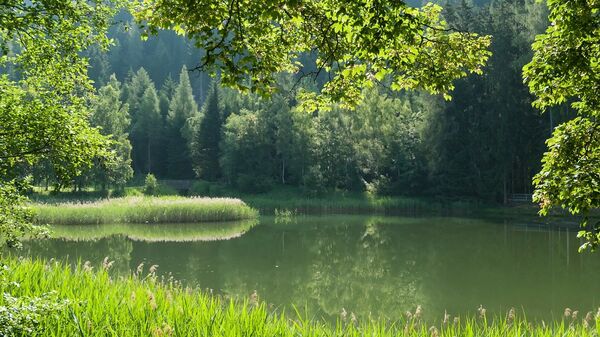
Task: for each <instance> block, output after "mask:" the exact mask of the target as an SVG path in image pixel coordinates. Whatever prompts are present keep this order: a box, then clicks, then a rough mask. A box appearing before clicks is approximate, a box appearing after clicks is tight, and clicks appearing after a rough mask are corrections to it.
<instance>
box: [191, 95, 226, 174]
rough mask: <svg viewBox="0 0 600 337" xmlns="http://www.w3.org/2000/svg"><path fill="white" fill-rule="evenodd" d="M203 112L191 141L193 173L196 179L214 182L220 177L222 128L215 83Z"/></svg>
mask: <svg viewBox="0 0 600 337" xmlns="http://www.w3.org/2000/svg"><path fill="white" fill-rule="evenodd" d="M203 111H204V116H203V118H202V120H201V121H200V123H199V124H198V125H197V127H196V128H195V132H194V137H193V141H192V149H193V150H192V153H193V159H194V171H195V172H196V175H197V176H198V177H200V178H202V179H205V180H208V181H214V180H217V179H218V178H220V176H221V170H220V167H219V156H220V153H219V143H220V141H221V128H222V120H221V108H220V107H219V89H218V86H217V84H216V83H215V84H214V85H213V88H212V90H211V92H210V94H209V96H208V98H207V100H206V103H205V105H204V108H203Z"/></svg>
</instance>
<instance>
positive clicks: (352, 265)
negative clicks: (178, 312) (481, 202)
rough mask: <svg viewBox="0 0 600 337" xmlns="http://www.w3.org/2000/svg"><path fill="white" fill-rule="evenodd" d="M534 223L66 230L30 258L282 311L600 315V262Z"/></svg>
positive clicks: (267, 221)
mask: <svg viewBox="0 0 600 337" xmlns="http://www.w3.org/2000/svg"><path fill="white" fill-rule="evenodd" d="M528 223H529V222H528V221H518V220H501V219H475V218H468V219H467V218H456V217H419V218H415V217H385V216H338V215H336V216H294V217H293V218H292V219H291V220H290V221H284V222H281V221H277V219H276V218H273V217H263V218H261V220H260V225H258V226H254V223H251V222H249V223H248V222H246V223H236V224H228V225H226V226H224V225H223V224H219V225H215V226H214V227H211V226H208V227H202V225H200V227H197V228H196V227H194V225H186V226H174V227H172V228H170V227H171V226H173V225H168V226H164V227H163V226H155V225H151V226H148V225H146V226H144V225H140V226H139V227H137V225H136V226H132V225H127V226H121V225H114V226H68V227H60V228H59V227H57V228H56V229H55V233H56V234H55V235H56V236H58V237H60V238H55V239H49V240H43V241H34V242H29V243H28V244H27V245H26V248H25V251H24V252H25V253H26V254H29V255H33V256H41V257H46V258H51V257H55V258H59V259H67V257H70V260H73V259H76V258H79V259H81V260H90V261H97V262H98V263H99V262H100V261H101V260H102V259H103V258H104V257H105V256H110V257H111V259H114V260H116V264H115V265H116V266H117V267H118V268H119V272H127V271H128V270H130V269H133V268H135V267H136V266H137V265H138V264H139V263H140V262H142V261H143V262H145V263H147V264H157V265H159V266H160V267H159V271H161V272H162V273H171V274H173V275H174V277H175V278H177V279H179V280H182V281H183V282H184V283H185V284H188V285H197V286H199V287H201V288H207V289H213V290H214V291H215V292H217V293H221V294H225V295H229V296H234V297H247V296H249V294H251V293H252V292H254V291H255V290H256V291H257V293H258V294H259V296H260V298H261V299H262V300H264V301H266V302H267V303H271V304H272V305H273V306H274V307H277V308H285V309H286V310H287V311H288V312H289V311H291V310H293V309H291V308H292V305H296V306H299V307H302V306H304V305H306V307H307V308H308V310H309V312H310V313H312V314H313V315H316V316H317V317H319V316H322V317H324V318H326V319H331V318H334V317H337V316H338V315H339V313H340V312H341V311H342V308H343V309H345V310H346V311H347V312H349V313H350V312H352V313H355V314H357V315H358V316H359V317H366V316H368V315H371V316H375V317H387V318H390V319H397V318H398V317H400V316H401V315H403V313H404V312H405V311H407V310H413V311H414V308H415V307H416V306H417V305H421V306H422V307H423V308H424V313H425V316H426V317H427V318H429V319H438V318H441V316H442V315H443V313H444V311H445V310H447V311H448V312H449V313H451V314H452V315H458V314H461V315H463V314H466V313H470V314H474V313H475V312H476V309H477V308H478V307H479V305H483V306H484V307H486V308H487V309H488V312H489V313H490V314H494V313H495V314H502V313H504V312H506V311H507V310H508V309H509V308H511V307H515V308H517V310H520V309H521V308H523V310H525V312H526V313H527V315H528V316H529V317H530V318H539V319H551V318H552V317H553V316H554V317H560V316H561V315H562V312H563V310H564V308H565V307H570V308H573V309H579V310H582V311H587V310H593V309H595V308H598V306H600V274H599V273H598V270H600V268H599V267H600V256H599V255H591V254H589V253H585V254H579V253H577V248H578V246H579V241H578V239H577V238H576V233H574V232H569V231H567V230H566V229H551V228H548V227H547V226H546V225H543V224H536V225H534V226H529V225H526V224H528ZM187 226H189V227H187ZM196 226H199V225H196ZM219 226H224V227H223V228H221V227H219ZM209 229H210V230H209ZM218 238H222V239H228V240H219V239H218ZM438 316H439V317H438Z"/></svg>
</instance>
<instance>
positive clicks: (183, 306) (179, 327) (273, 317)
mask: <svg viewBox="0 0 600 337" xmlns="http://www.w3.org/2000/svg"><path fill="white" fill-rule="evenodd" d="M5 263H7V267H6V268H4V270H3V271H2V272H1V273H2V277H1V278H0V279H3V281H1V282H0V292H2V293H4V294H5V295H4V297H2V298H0V313H2V312H4V313H9V314H12V316H6V315H5V316H2V315H0V323H2V324H0V330H1V329H4V331H0V334H2V335H7V336H11V333H12V336H19V335H20V334H19V333H21V332H23V331H25V332H24V333H23V335H27V336H41V337H46V336H88V337H96V336H120V337H130V336H136V337H137V336H140V337H142V336H144V337H145V336H207V337H208V336H211V337H213V336H257V337H258V336H290V337H291V336H294V337H297V336H303V337H309V336H319V337H320V336H327V337H331V336H370V337H387V336H406V337H440V336H441V337H445V336H448V337H450V336H453V337H458V336H482V337H483V336H485V337H501V336H502V337H504V336H539V337H550V336H553V337H554V336H556V337H559V336H560V337H571V336H573V337H575V336H577V337H588V336H589V337H591V336H598V334H599V333H600V316H598V314H597V313H595V312H593V313H589V314H587V315H586V314H580V315H579V316H578V317H574V315H573V313H570V315H569V316H568V317H565V318H563V319H562V320H559V321H555V322H539V323H535V322H529V321H527V320H526V318H525V317H524V316H523V315H522V314H521V313H520V312H518V311H517V312H515V311H512V312H509V313H507V315H506V316H504V315H503V316H502V317H496V318H492V317H486V316H485V313H483V315H481V314H482V313H481V312H480V313H479V314H477V313H474V315H473V316H472V317H471V318H466V317H462V318H457V319H455V318H454V317H450V318H447V320H446V322H443V321H442V320H440V322H437V323H435V325H430V324H426V323H424V322H422V321H421V320H420V319H419V315H420V313H419V312H417V311H418V310H417V311H415V312H413V313H411V315H410V316H408V315H407V316H406V317H403V318H400V319H399V320H398V321H397V322H384V321H381V320H372V319H367V318H361V317H358V318H356V317H354V316H353V315H351V314H348V315H343V314H342V315H341V316H340V319H339V320H338V322H337V324H328V323H325V322H321V321H317V320H304V319H302V318H297V317H298V316H297V315H293V316H294V317H296V318H294V319H290V318H288V316H286V315H284V314H283V313H276V312H273V311H271V310H270V309H269V308H268V307H267V306H265V305H264V304H261V303H260V302H259V299H258V297H257V296H255V295H250V296H249V297H248V299H247V300H245V301H237V302H236V301H232V300H225V299H222V298H219V297H217V296H212V295H209V294H205V293H201V292H199V291H196V290H191V289H185V288H182V287H180V286H179V285H178V284H177V283H174V282H166V283H161V282H159V281H157V280H156V277H154V270H152V269H153V268H152V267H151V268H149V269H150V270H149V271H147V270H146V269H143V268H138V271H137V272H136V274H135V275H132V276H130V277H126V278H118V279H112V278H111V277H110V273H109V272H107V271H106V269H109V268H110V262H108V261H106V262H105V263H103V264H102V265H99V266H94V268H92V266H90V265H89V264H84V265H80V266H79V267H77V268H75V269H72V268H70V267H68V266H65V265H62V264H60V263H57V262H40V261H31V260H28V259H25V260H17V259H14V258H9V259H7V260H5ZM7 294H10V295H7ZM38 297H43V298H45V299H44V300H42V301H41V302H40V301H39V300H32V298H38ZM36 302H37V303H38V304H40V303H41V305H39V307H40V309H36V308H37V307H38V306H32V305H31V304H32V303H36ZM51 303H59V304H58V305H54V304H51ZM300 316H302V315H300ZM441 316H443V313H442V314H441ZM15 318H16V319H15ZM18 318H22V319H20V320H18ZM3 319H4V321H2V320H3ZM15 326H16V327H15ZM11 327H12V328H13V330H12V332H11V330H9V329H10V328H11ZM25 328H29V329H30V330H24V329H25Z"/></svg>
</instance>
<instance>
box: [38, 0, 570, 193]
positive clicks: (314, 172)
mask: <svg viewBox="0 0 600 337" xmlns="http://www.w3.org/2000/svg"><path fill="white" fill-rule="evenodd" d="M444 15H445V17H446V18H447V20H448V22H449V24H450V25H451V26H452V27H455V28H456V29H458V30H466V31H473V32H477V33H479V34H482V35H492V36H494V39H493V40H492V44H491V47H490V49H491V51H492V56H491V58H490V60H489V61H488V64H487V65H486V67H485V69H484V72H483V75H477V74H474V75H470V76H468V77H466V78H464V79H461V80H458V81H457V82H456V89H455V90H454V92H453V94H452V96H453V97H452V100H450V101H446V100H444V99H443V98H440V97H439V96H434V95H430V94H427V93H425V92H418V91H416V92H415V91H402V92H394V91H392V90H390V89H389V86H388V85H386V83H381V85H378V86H376V87H373V88H369V89H364V91H363V92H362V93H361V94H362V95H363V96H364V98H365V99H364V100H363V101H362V102H361V103H360V105H359V106H357V107H356V109H348V108H345V107H344V106H343V105H340V104H336V103H331V104H329V105H328V106H326V107H324V108H323V109H320V110H318V111H307V110H306V109H303V108H302V107H301V106H299V105H298V100H297V97H296V93H297V92H298V89H299V88H306V89H307V90H311V89H312V88H315V87H322V86H323V85H324V82H325V80H326V78H327V75H326V74H325V72H323V73H321V74H319V75H317V76H312V75H311V76H302V75H301V74H300V73H299V74H296V75H291V74H280V75H278V77H277V83H276V86H277V89H278V90H277V93H276V94H274V95H272V96H271V97H262V96H260V95H256V94H240V93H238V92H237V91H235V90H232V89H229V88H227V87H223V86H222V85H220V81H219V76H218V75H216V76H215V77H210V76H209V75H208V74H206V73H205V72H201V71H198V70H193V69H190V68H193V67H194V65H195V64H196V63H197V60H198V59H199V54H200V53H201V51H199V50H198V49H196V48H194V47H193V45H192V44H191V43H190V41H189V40H187V39H186V38H184V37H181V36H179V35H177V34H175V33H174V32H169V31H161V32H160V33H159V34H158V35H157V36H150V38H149V39H148V40H147V41H143V40H142V38H141V36H142V32H141V31H140V29H139V28H137V27H136V25H135V23H134V22H133V19H132V17H131V15H129V14H128V13H126V12H121V13H120V14H118V16H117V17H116V22H117V24H115V25H114V26H113V27H112V28H111V29H110V30H109V37H110V38H112V39H113V41H114V43H113V45H112V46H111V47H110V49H109V51H108V52H106V53H105V52H101V51H100V50H98V49H97V48H96V49H94V48H92V49H91V50H90V51H89V52H88V57H89V60H90V65H91V66H90V70H89V72H90V77H91V78H92V79H93V80H94V84H95V86H96V87H97V89H98V96H97V97H96V98H95V99H94V100H93V101H92V102H91V106H92V114H91V117H90V122H91V124H92V125H94V126H97V127H100V128H101V130H102V131H101V132H102V133H103V134H105V135H111V137H112V139H113V141H114V142H113V145H112V146H113V150H114V151H115V152H116V153H117V154H118V161H117V162H116V163H111V164H107V163H102V162H98V163H97V164H96V165H94V168H92V169H90V170H89V172H86V173H85V174H84V175H82V176H80V177H77V178H76V179H75V180H73V181H62V180H60V179H57V177H56V175H54V174H53V170H52V167H51V166H50V165H44V163H43V162H41V163H40V164H39V165H38V166H36V167H33V168H31V170H32V172H33V175H34V177H35V180H36V181H37V182H38V185H41V186H50V187H52V188H54V189H65V188H76V189H82V188H85V187H96V188H100V189H103V190H105V189H108V188H113V189H116V190H119V189H122V188H123V186H125V185H126V184H127V183H128V181H130V180H131V179H132V177H134V176H145V175H146V174H149V173H152V174H154V175H155V176H156V177H157V178H159V179H170V180H182V179H201V180H202V181H207V182H220V183H223V184H226V185H228V186H230V187H233V188H234V189H237V190H239V191H242V192H247V193H260V192H265V191H268V190H271V189H273V188H277V187H278V186H292V187H297V188H299V189H300V190H301V191H304V192H305V193H307V194H309V195H314V194H319V193H321V192H323V191H327V190H343V191H368V192H369V193H373V194H376V195H404V196H438V197H439V196H441V197H447V198H453V199H461V198H468V199H478V200H485V201H492V202H498V203H506V202H507V200H508V198H509V196H510V195H511V194H515V193H520V194H531V193H532V190H533V188H532V184H531V181H532V177H533V176H534V174H535V173H537V172H538V171H539V169H540V158H541V156H542V154H543V152H544V151H545V148H546V147H545V144H544V141H545V139H547V138H548V137H549V136H550V135H551V131H552V130H553V128H554V126H555V125H557V124H559V123H560V122H561V121H564V120H566V119H568V118H571V117H572V114H569V113H568V112H567V109H564V108H561V107H558V108H553V109H551V111H550V112H549V113H546V114H545V115H542V114H540V113H539V111H537V110H535V109H534V108H533V107H532V105H531V103H532V100H533V98H532V96H531V94H529V91H528V89H527V87H526V85H525V84H523V80H522V77H521V69H522V67H523V65H524V64H525V63H527V62H528V60H529V59H530V58H531V55H532V51H531V43H532V41H533V39H534V37H535V35H537V34H539V33H541V32H543V30H544V29H545V27H546V26H547V10H546V8H545V6H544V5H543V4H540V3H537V2H536V1H491V2H483V3H477V4H473V3H469V2H467V1H457V2H456V3H449V4H447V5H446V6H445V13H444ZM302 57H303V58H305V61H304V62H303V63H304V64H307V66H305V69H303V72H305V73H311V69H310V67H316V66H317V65H316V58H315V56H314V55H311V54H304V55H303V56H302ZM311 64H312V66H311ZM137 181H140V179H137Z"/></svg>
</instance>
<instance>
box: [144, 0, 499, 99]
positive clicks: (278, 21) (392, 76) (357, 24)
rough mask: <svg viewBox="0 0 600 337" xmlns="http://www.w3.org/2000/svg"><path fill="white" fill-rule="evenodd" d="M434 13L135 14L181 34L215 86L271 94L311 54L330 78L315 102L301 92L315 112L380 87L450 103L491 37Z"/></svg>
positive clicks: (237, 4)
mask: <svg viewBox="0 0 600 337" xmlns="http://www.w3.org/2000/svg"><path fill="white" fill-rule="evenodd" d="M441 10H442V9H441V7H440V6H437V5H434V4H427V5H425V6H423V7H422V8H415V7H410V6H407V5H406V4H405V3H404V2H403V1H372V0H362V1H354V0H352V1H346V0H328V1H302V2H298V1H289V0H272V1H267V2H260V3H258V2H255V1H214V0H208V1H194V2H189V1H179V0H158V1H155V0H148V1H143V2H141V5H140V6H139V7H138V8H136V16H137V18H138V19H139V20H141V21H143V22H145V23H147V24H148V26H149V29H148V31H149V32H151V33H152V32H157V30H158V29H160V28H163V29H164V28H168V29H174V30H175V31H177V32H178V33H180V34H182V35H186V36H188V37H189V38H190V39H191V40H192V41H193V42H194V43H195V45H196V46H197V47H198V48H200V49H202V50H203V51H204V53H203V55H202V57H201V60H200V65H199V66H198V68H200V69H207V70H210V71H216V70H222V72H221V77H222V82H223V83H225V84H227V85H230V86H236V87H237V88H239V89H242V90H245V89H251V90H252V91H257V92H259V93H272V91H273V89H275V88H276V82H277V76H276V75H277V73H281V72H292V73H296V72H301V73H302V72H304V73H306V72H307V68H306V67H305V66H306V64H303V63H302V60H301V59H299V57H300V56H301V54H302V53H310V52H312V53H315V54H316V55H317V67H316V70H315V71H314V73H315V74H316V75H318V74H319V73H321V72H323V71H327V72H328V73H329V80H328V81H327V83H326V84H325V86H324V87H323V88H322V89H323V90H322V95H320V96H317V95H315V94H314V92H310V93H312V94H309V92H305V95H304V96H306V97H305V98H309V97H310V98H312V99H311V100H309V102H310V103H307V102H305V103H307V105H308V106H307V107H308V108H310V109H311V110H312V109H314V108H316V107H317V106H321V107H324V106H323V105H320V104H319V105H317V106H314V105H313V104H314V103H323V102H327V101H329V99H333V100H335V101H341V102H344V103H349V104H351V105H353V104H354V103H356V102H358V101H359V100H360V94H361V90H362V88H364V87H366V86H370V85H373V84H374V83H377V82H382V81H386V82H387V83H389V85H390V87H391V88H392V89H393V90H402V89H415V88H422V89H425V90H427V91H428V92H430V93H441V94H445V95H447V94H448V92H449V91H450V90H452V89H453V88H454V85H453V81H454V80H455V79H457V78H462V77H465V76H466V75H467V74H468V73H473V72H475V73H481V68H482V66H483V65H484V64H485V61H486V59H487V58H488V56H489V52H488V51H487V49H486V47H487V46H488V45H489V37H481V36H478V35H476V34H474V33H469V32H465V31H456V30H453V29H452V28H451V27H449V26H448V25H447V23H446V21H445V20H444V19H443V18H442V16H441Z"/></svg>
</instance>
